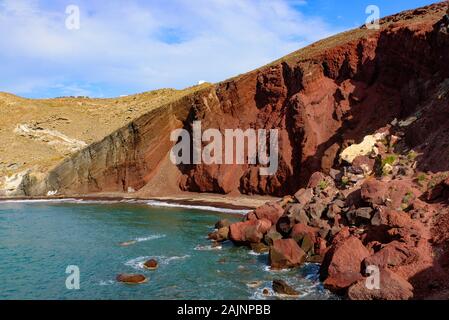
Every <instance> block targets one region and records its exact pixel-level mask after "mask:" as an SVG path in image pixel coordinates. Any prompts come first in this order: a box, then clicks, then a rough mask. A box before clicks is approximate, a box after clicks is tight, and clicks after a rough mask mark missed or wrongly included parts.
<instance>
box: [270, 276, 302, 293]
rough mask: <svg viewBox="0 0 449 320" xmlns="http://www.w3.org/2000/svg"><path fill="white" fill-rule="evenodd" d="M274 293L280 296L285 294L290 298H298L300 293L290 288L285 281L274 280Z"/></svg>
mask: <svg viewBox="0 0 449 320" xmlns="http://www.w3.org/2000/svg"><path fill="white" fill-rule="evenodd" d="M273 291H274V292H276V293H278V294H285V295H288V296H298V295H299V292H298V291H296V290H295V289H293V288H292V287H291V286H289V285H288V284H287V283H286V282H285V281H284V280H280V279H275V280H273Z"/></svg>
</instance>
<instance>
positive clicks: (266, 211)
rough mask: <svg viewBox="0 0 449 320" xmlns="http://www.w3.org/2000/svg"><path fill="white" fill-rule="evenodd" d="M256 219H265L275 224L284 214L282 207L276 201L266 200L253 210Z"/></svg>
mask: <svg viewBox="0 0 449 320" xmlns="http://www.w3.org/2000/svg"><path fill="white" fill-rule="evenodd" d="M254 214H255V215H256V217H257V219H267V220H269V221H271V224H276V223H277V221H278V220H279V218H280V217H282V215H283V214H284V208H282V206H281V205H280V204H279V203H278V202H268V203H266V204H264V205H263V206H261V207H259V208H257V209H256V210H254Z"/></svg>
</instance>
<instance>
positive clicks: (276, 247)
mask: <svg viewBox="0 0 449 320" xmlns="http://www.w3.org/2000/svg"><path fill="white" fill-rule="evenodd" d="M305 261H306V253H305V252H304V251H303V250H302V249H301V248H300V247H299V245H298V244H297V243H296V241H295V240H293V239H279V240H274V241H273V245H272V246H271V247H270V254H269V263H270V266H271V268H272V269H285V268H294V267H298V266H300V265H302V264H303V263H304V262H305Z"/></svg>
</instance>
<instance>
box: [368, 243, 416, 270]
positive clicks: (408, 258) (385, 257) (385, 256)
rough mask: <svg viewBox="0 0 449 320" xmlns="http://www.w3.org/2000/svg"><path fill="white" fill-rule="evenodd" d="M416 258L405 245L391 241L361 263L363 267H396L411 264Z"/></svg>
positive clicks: (414, 253)
mask: <svg viewBox="0 0 449 320" xmlns="http://www.w3.org/2000/svg"><path fill="white" fill-rule="evenodd" d="M416 258H417V254H416V252H415V251H414V250H413V249H411V248H409V247H408V246H407V245H406V244H405V243H403V242H399V241H392V242H390V243H388V244H386V245H384V246H383V247H382V249H380V250H379V251H378V252H376V253H375V254H373V255H372V256H369V257H367V258H366V259H365V260H364V261H363V265H364V266H365V268H366V267H368V266H376V267H378V268H387V267H397V266H401V265H406V264H409V263H411V262H413V261H414V260H415V259H416Z"/></svg>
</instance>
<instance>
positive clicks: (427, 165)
mask: <svg viewBox="0 0 449 320" xmlns="http://www.w3.org/2000/svg"><path fill="white" fill-rule="evenodd" d="M443 11H444V5H443V4H436V5H433V6H430V7H425V8H423V9H420V10H418V11H407V12H404V13H401V14H399V15H396V16H393V17H388V18H386V19H383V20H382V26H381V29H380V30H378V31H371V30H366V29H363V28H360V29H357V30H353V31H350V32H347V33H343V34H340V35H337V36H334V37H332V38H330V39H326V40H323V41H320V42H318V43H315V44H313V45H311V46H309V47H307V48H305V49H303V50H300V51H298V52H296V53H293V54H291V55H289V56H287V57H284V58H283V59H281V60H279V61H276V62H274V63H272V64H270V65H268V66H266V67H263V68H261V69H258V70H255V71H253V72H250V73H247V74H245V75H242V76H239V77H236V78H233V79H230V80H227V81H224V82H222V83H219V84H217V85H215V86H213V87H211V88H209V89H204V90H202V91H200V92H197V93H195V94H194V95H192V96H188V97H185V98H183V99H181V100H180V101H179V102H177V103H175V104H172V105H170V106H168V107H167V108H160V109H158V110H155V111H152V112H150V113H149V114H147V115H144V116H142V117H141V118H139V119H136V120H134V121H132V122H131V123H130V124H129V126H128V127H126V128H123V129H121V130H118V131H117V132H115V133H114V134H112V135H111V136H110V137H108V138H106V139H105V140H104V141H102V142H99V143H97V144H94V145H92V146H90V147H89V148H87V149H86V150H84V151H82V152H80V153H79V154H77V155H75V156H74V157H73V158H72V159H70V160H68V161H66V162H64V163H63V164H61V165H60V166H59V167H58V168H56V169H55V170H53V171H52V172H51V173H50V175H49V178H48V179H47V183H46V188H45V191H48V190H59V193H60V194H67V195H73V194H86V193H93V192H104V191H125V192H126V191H127V190H128V189H129V188H131V189H135V190H139V189H142V192H144V194H152V192H155V191H154V190H156V189H162V188H164V187H165V188H167V190H169V191H170V192H174V191H179V188H180V189H181V190H184V191H194V192H215V193H239V192H240V193H244V194H269V195H285V194H293V193H294V192H296V191H297V190H298V189H299V187H301V186H304V185H305V183H306V181H308V178H309V177H310V175H311V174H312V173H313V172H316V171H323V172H324V173H328V172H329V170H330V168H331V167H332V166H333V164H334V163H335V162H336V161H338V159H337V153H338V151H339V150H340V149H341V148H342V147H344V146H346V145H348V144H350V143H352V142H359V141H361V139H362V138H363V137H364V136H365V135H366V134H368V133H372V132H375V131H376V130H377V129H379V128H381V127H384V126H385V125H386V124H388V123H390V122H391V121H392V120H394V119H395V118H397V119H399V120H401V119H406V118H407V117H408V116H412V115H414V116H416V114H418V115H420V116H419V117H417V118H418V119H417V120H416V121H415V122H414V123H413V122H412V124H411V125H410V126H409V127H404V130H403V131H404V134H405V138H406V139H405V141H406V142H407V143H408V144H409V146H412V147H416V149H417V150H420V151H421V152H423V156H422V158H421V157H420V158H419V159H422V161H419V162H418V168H421V169H426V170H427V169H432V170H434V169H437V170H443V169H449V168H447V167H448V166H449V165H448V164H447V163H449V162H447V161H440V159H441V157H442V156H444V155H446V154H447V152H446V151H447V150H448V149H447V148H449V147H447V145H449V144H447V136H446V135H445V130H446V129H445V128H446V127H447V126H448V124H449V116H448V115H447V112H446V111H445V110H446V105H447V101H448V100H449V96H448V95H447V91H448V90H447V88H448V85H447V81H445V79H447V78H449V65H448V64H447V61H446V57H447V56H448V54H449V45H448V44H449V37H448V36H447V35H444V34H440V33H439V32H438V31H437V29H436V28H434V25H435V23H436V22H437V21H438V19H440V18H441V16H442V13H443ZM418 110H420V111H419V112H418V113H416V112H417V111H418ZM194 120H201V121H202V128H203V130H206V129H208V128H216V129H219V130H220V131H221V132H222V133H223V132H224V130H225V129H242V130H246V129H249V128H253V129H262V128H263V129H278V130H279V139H280V154H279V169H278V171H277V172H276V174H275V175H273V176H261V175H260V174H259V170H258V169H259V167H260V165H248V164H245V165H227V164H214V165H205V164H199V165H180V166H178V167H177V168H176V167H174V166H172V165H171V164H170V163H169V160H168V156H167V154H168V152H169V149H170V148H171V146H172V143H170V141H169V134H170V132H171V130H173V129H174V128H179V127H184V128H185V129H187V130H190V131H191V130H192V122H193V121H194ZM429 142H432V143H429ZM433 142H436V144H435V143H433ZM144 186H147V187H145V188H143V187H144ZM37 190H38V189H36V190H35V192H34V193H37V192H38V191H37ZM39 190H41V189H39ZM40 192H42V190H41V191H40Z"/></svg>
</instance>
